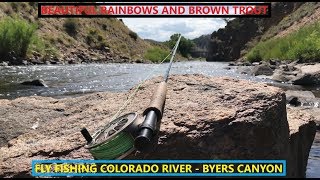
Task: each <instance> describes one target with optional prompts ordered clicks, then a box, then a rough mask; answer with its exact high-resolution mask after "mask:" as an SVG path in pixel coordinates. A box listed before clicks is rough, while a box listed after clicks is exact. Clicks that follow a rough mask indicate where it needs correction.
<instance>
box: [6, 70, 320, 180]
mask: <svg viewBox="0 0 320 180" xmlns="http://www.w3.org/2000/svg"><path fill="white" fill-rule="evenodd" d="M160 81H161V78H160V77H158V78H155V79H152V80H150V81H148V82H146V83H145V84H144V85H143V86H142V88H141V90H140V91H138V93H137V95H136V97H135V99H133V101H132V103H131V104H130V105H129V106H128V108H127V109H126V110H125V111H124V112H123V113H127V112H132V111H136V112H138V113H139V114H141V113H142V112H143V110H144V109H145V108H146V107H147V105H148V104H149V101H150V98H151V96H152V94H153V91H154V89H155V88H156V87H157V85H158V83H159V82H160ZM168 83H169V85H168V93H167V100H166V106H165V110H164V117H163V119H162V124H161V129H160V130H161V131H160V134H159V140H158V142H157V144H156V145H155V146H154V149H153V150H152V151H151V152H149V153H146V154H145V153H144V154H142V153H140V154H132V155H130V156H129V157H127V158H133V159H141V158H145V159H149V158H150V159H151V158H152V159H286V160H287V161H288V170H287V171H288V172H287V173H288V176H290V177H298V176H299V177H300V176H303V173H302V172H300V171H304V169H305V165H304V164H303V163H304V162H306V161H307V154H308V153H309V150H310V148H309V144H310V143H311V144H312V141H313V137H312V133H313V127H315V125H314V124H312V121H311V120H312V117H311V116H310V117H309V116H304V117H305V118H304V119H303V120H302V121H300V119H299V118H296V117H298V116H296V115H293V116H290V113H295V111H288V113H289V116H288V117H289V118H291V117H292V118H293V119H294V120H293V121H291V120H289V124H288V120H287V110H286V109H287V108H286V98H285V94H284V92H283V91H282V90H281V89H279V88H276V87H272V86H268V85H265V84H261V83H253V82H249V81H244V80H235V79H231V78H209V77H205V76H202V75H175V76H171V77H170V80H169V81H168ZM131 92H132V90H131V91H130V92H127V93H110V92H101V93H93V94H89V95H84V96H81V97H75V98H65V99H54V98H49V97H23V98H18V99H15V100H11V101H9V100H0V114H1V116H0V124H1V126H0V128H1V131H0V133H1V134H0V138H1V139H2V140H1V145H2V147H1V148H0V154H1V156H0V177H21V176H30V173H31V161H32V160H36V159H92V156H91V155H90V153H89V152H88V151H87V150H86V149H85V148H84V145H85V140H84V139H83V137H82V136H81V134H80V130H81V128H82V127H87V129H88V130H89V132H91V133H93V132H94V131H95V130H96V129H97V128H98V127H101V126H102V125H104V124H105V123H106V122H108V121H109V120H110V118H111V117H112V116H113V115H114V114H115V113H116V112H117V110H118V109H119V108H120V107H121V106H122V104H123V102H124V101H125V100H126V98H127V97H128V94H129V93H131ZM291 122H294V123H293V124H292V125H290V124H291ZM289 127H290V128H289ZM301 127H303V128H304V129H305V130H303V131H301ZM314 132H315V130H314ZM292 134H299V137H300V136H301V137H303V138H300V139H297V138H296V137H295V136H290V135H292ZM313 136H314V135H313ZM296 139H297V140H296ZM300 141H305V143H302V144H299V143H296V142H300ZM292 142H294V143H292ZM292 148H294V149H295V148H299V149H303V151H304V153H301V152H300V151H297V152H295V151H294V150H292ZM296 157H301V158H299V161H294V160H292V158H296ZM300 162H303V163H302V166H303V168H302V169H297V168H298V167H300V166H299V165H298V163H300ZM295 171H299V173H294V172H295ZM301 174H302V175H301Z"/></svg>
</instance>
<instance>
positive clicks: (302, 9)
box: [207, 2, 320, 61]
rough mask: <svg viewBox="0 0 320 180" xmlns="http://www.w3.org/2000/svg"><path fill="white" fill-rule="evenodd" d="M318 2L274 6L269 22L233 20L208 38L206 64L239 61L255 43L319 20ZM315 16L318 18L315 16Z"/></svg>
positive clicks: (244, 19) (261, 19)
mask: <svg viewBox="0 0 320 180" xmlns="http://www.w3.org/2000/svg"><path fill="white" fill-rule="evenodd" d="M319 7H320V3H318V2H274V3H272V17H271V18H236V19H234V20H232V21H229V22H228V23H227V25H226V27H225V28H223V29H219V30H218V31H216V32H213V33H212V34H211V38H210V43H209V48H208V56H207V61H234V60H238V59H240V58H243V56H244V55H246V54H247V53H248V52H249V51H250V50H251V49H252V48H254V47H255V46H256V45H257V44H258V43H259V42H263V41H267V40H269V39H272V38H275V37H281V36H284V35H286V34H290V33H291V32H294V31H296V30H297V29H300V28H301V27H302V26H306V25H308V24H312V23H313V22H316V21H317V20H318V19H319ZM317 14H318V15H317Z"/></svg>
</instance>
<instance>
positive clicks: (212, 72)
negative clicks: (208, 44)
mask: <svg viewBox="0 0 320 180" xmlns="http://www.w3.org/2000/svg"><path fill="white" fill-rule="evenodd" d="M167 67H168V64H160V65H157V64H79V65H45V66H44V65H42V66H12V67H0V99H13V98H17V97H22V96H31V95H37V96H51V97H56V98H62V97H66V96H78V95H81V94H84V93H89V92H97V91H113V92H121V91H126V90H128V89H130V88H132V87H134V86H135V85H137V84H138V83H139V82H141V81H142V80H144V79H148V78H151V77H154V76H159V75H162V74H163V73H164V72H165V70H166V68H167ZM226 67H227V63H220V62H200V61H194V62H177V63H174V64H173V65H172V69H171V71H170V74H195V73H197V74H204V75H208V76H228V77H234V78H239V79H246V80H249V81H254V82H266V83H269V84H273V85H275V86H280V87H282V88H285V89H290V88H291V89H301V87H298V86H297V87H296V86H295V87H293V86H291V85H285V84H281V83H275V82H273V81H272V80H269V79H268V78H264V77H253V76H249V75H244V74H239V73H237V72H236V70H235V69H230V70H227V69H226ZM34 79H43V80H44V81H45V83H46V84H47V86H48V87H36V86H25V85H20V83H21V82H23V81H30V80H34ZM311 90H312V91H313V92H314V93H315V94H319V92H320V91H318V89H316V88H313V89H311ZM319 166H320V135H319V133H318V134H317V136H316V138H315V141H314V144H313V146H312V148H311V151H310V155H309V161H308V167H307V177H320V172H319V171H318V167H319Z"/></svg>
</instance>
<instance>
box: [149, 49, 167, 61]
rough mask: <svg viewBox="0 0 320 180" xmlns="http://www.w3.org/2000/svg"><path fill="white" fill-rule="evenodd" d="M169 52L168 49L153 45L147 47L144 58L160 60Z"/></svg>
mask: <svg viewBox="0 0 320 180" xmlns="http://www.w3.org/2000/svg"><path fill="white" fill-rule="evenodd" d="M169 53H170V52H169V51H168V50H164V49H161V48H160V47H154V48H151V49H148V50H147V52H146V53H145V54H144V58H145V59H147V60H150V61H152V62H161V61H162V60H163V59H164V58H165V57H166V56H168V54H169Z"/></svg>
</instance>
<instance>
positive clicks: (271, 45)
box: [246, 22, 320, 62]
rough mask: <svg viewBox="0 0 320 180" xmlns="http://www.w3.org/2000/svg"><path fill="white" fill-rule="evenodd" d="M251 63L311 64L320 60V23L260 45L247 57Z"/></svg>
mask: <svg viewBox="0 0 320 180" xmlns="http://www.w3.org/2000/svg"><path fill="white" fill-rule="evenodd" d="M246 57H247V59H248V60H249V61H260V60H269V59H273V58H276V59H281V60H297V59H299V60H300V61H302V62H311V61H319V60H320V22H317V23H315V24H312V25H309V26H305V27H303V28H301V29H300V30H299V31H297V32H294V33H291V34H289V35H287V36H285V37H282V38H277V39H270V40H268V41H265V42H260V43H258V44H257V45H256V46H255V47H254V48H253V49H251V50H250V51H249V53H248V54H247V55H246Z"/></svg>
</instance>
